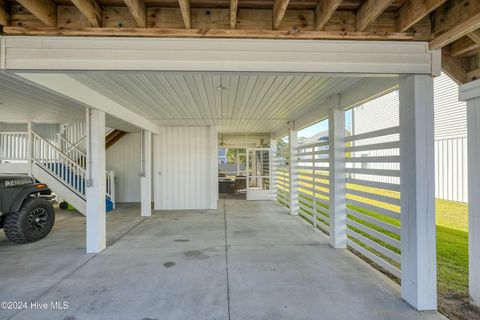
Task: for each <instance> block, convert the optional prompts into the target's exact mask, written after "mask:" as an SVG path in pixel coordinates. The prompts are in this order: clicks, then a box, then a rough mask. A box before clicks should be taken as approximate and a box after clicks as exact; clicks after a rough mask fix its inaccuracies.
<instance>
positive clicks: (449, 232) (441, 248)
mask: <svg viewBox="0 0 480 320" xmlns="http://www.w3.org/2000/svg"><path fill="white" fill-rule="evenodd" d="M302 179H304V180H311V178H309V177H304V176H302ZM322 182H324V181H322ZM303 185H305V186H308V187H311V185H308V184H306V183H300V185H299V188H300V189H301V188H302V186H303ZM347 187H348V188H350V189H355V190H359V191H363V192H369V193H375V194H379V195H383V196H388V197H392V198H397V199H398V198H399V197H400V194H399V193H398V192H394V191H388V190H382V189H376V188H370V187H363V186H358V185H348V186H347ZM317 189H318V190H319V191H324V192H328V190H327V189H325V188H320V187H318V188H317ZM302 191H303V192H304V193H310V192H309V191H307V190H305V189H303V190H302ZM317 196H318V195H317ZM318 197H319V196H318ZM322 198H323V197H322ZM348 198H349V199H354V200H357V201H360V202H364V203H367V204H371V205H376V206H379V207H382V208H385V209H389V210H392V211H397V212H398V211H399V207H398V206H394V205H389V204H385V203H380V202H378V201H374V200H371V199H366V198H362V197H359V196H354V195H349V196H348ZM306 200H307V201H306ZM300 201H301V202H302V207H304V208H305V209H307V210H303V214H304V215H305V214H306V215H308V218H309V219H308V221H309V222H311V219H312V215H311V213H310V212H308V211H310V210H311V209H313V207H312V205H311V203H312V201H313V199H311V198H309V197H307V196H305V195H300ZM304 201H305V202H304ZM317 206H318V208H319V209H328V208H326V206H325V205H324V204H323V203H320V202H318V203H317ZM348 207H349V208H351V209H353V210H356V211H358V212H361V213H363V214H365V215H368V216H370V217H372V218H376V219H379V220H381V221H384V222H387V223H389V224H392V225H395V226H400V221H399V220H397V219H393V218H390V217H387V216H385V215H382V214H379V213H377V212H374V211H372V210H368V209H365V208H361V207H358V206H354V205H352V204H349V205H348ZM467 210H468V207H467V204H465V203H459V202H453V201H445V200H439V199H437V200H436V224H437V268H438V273H437V281H438V290H439V293H440V295H441V296H450V295H456V294H466V293H467V292H468V214H467ZM320 218H324V219H325V218H327V217H322V216H320ZM349 218H350V219H352V220H355V221H357V222H361V223H362V224H363V225H365V226H368V227H369V228H372V229H374V230H376V231H379V232H382V233H384V234H386V235H388V236H390V237H391V238H394V239H399V237H398V236H397V235H396V234H393V233H391V232H388V231H387V230H383V229H382V228H379V227H377V226H375V225H373V224H369V223H366V222H362V221H361V220H359V219H357V218H355V217H352V216H349ZM324 219H321V220H320V221H322V220H323V221H322V222H324V223H325V222H327V221H328V218H327V220H324ZM327 223H328V222H327ZM355 231H357V232H358V233H360V234H361V235H363V236H365V237H368V238H369V239H370V240H373V241H376V242H377V243H379V244H381V245H383V246H385V247H387V248H389V249H390V250H392V251H394V252H398V250H396V248H393V247H392V246H390V245H388V244H386V243H384V242H382V241H379V240H378V239H376V238H374V237H372V236H370V235H368V234H367V233H364V232H361V230H358V229H357V230H355ZM363 247H365V248H366V249H368V250H370V251H372V252H375V250H373V249H371V248H369V247H367V246H363ZM375 253H376V254H378V253H377V252H375ZM383 258H385V257H383ZM386 260H389V259H386ZM389 262H392V261H389Z"/></svg>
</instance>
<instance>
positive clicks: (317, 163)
mask: <svg viewBox="0 0 480 320" xmlns="http://www.w3.org/2000/svg"><path fill="white" fill-rule="evenodd" d="M297 156H298V167H297V168H298V194H299V200H298V202H299V214H300V216H301V217H302V218H304V219H305V220H306V221H308V222H309V223H311V224H312V225H313V226H314V227H315V228H318V229H319V230H321V231H322V232H324V233H325V234H329V233H330V228H329V213H328V212H329V210H328V208H329V202H328V201H329V159H328V156H329V150H328V140H322V141H320V142H314V143H310V144H301V145H299V146H298V147H297Z"/></svg>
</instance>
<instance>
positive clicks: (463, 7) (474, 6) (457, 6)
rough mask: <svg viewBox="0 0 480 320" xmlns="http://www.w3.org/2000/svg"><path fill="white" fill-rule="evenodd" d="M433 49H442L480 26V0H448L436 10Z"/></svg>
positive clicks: (431, 42)
mask: <svg viewBox="0 0 480 320" xmlns="http://www.w3.org/2000/svg"><path fill="white" fill-rule="evenodd" d="M433 26H434V29H433V30H432V31H433V32H432V33H433V34H435V37H434V38H433V39H432V40H431V41H430V43H429V45H430V48H431V49H440V48H442V47H445V46H447V45H449V44H450V43H452V42H454V41H455V40H458V39H460V38H462V37H464V36H466V35H467V34H469V33H471V32H474V31H475V30H476V29H479V28H480V0H468V1H466V0H456V1H452V2H450V1H449V2H446V3H445V4H444V5H442V6H441V7H439V8H438V9H437V10H436V11H435V16H434V21H433Z"/></svg>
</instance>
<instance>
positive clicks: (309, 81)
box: [69, 72, 362, 133]
mask: <svg viewBox="0 0 480 320" xmlns="http://www.w3.org/2000/svg"><path fill="white" fill-rule="evenodd" d="M69 75H70V76H71V77H72V78H74V79H75V80H77V81H79V82H80V83H82V84H84V85H86V86H88V87H90V88H92V89H94V90H96V91H97V92H99V93H101V94H103V95H104V96H106V97H108V98H109V99H111V100H113V101H115V102H117V103H119V104H121V105H123V106H124V107H127V108H129V109H131V110H132V111H134V112H136V113H137V114H139V115H141V116H143V117H145V118H147V119H151V120H152V121H154V122H155V123H157V124H158V125H215V126H217V127H218V130H219V132H230V133H242V132H273V131H276V130H277V129H279V128H281V127H282V126H284V125H285V124H286V122H287V121H288V120H289V119H294V118H296V117H298V116H299V115H301V114H303V113H305V112H306V111H309V110H311V109H312V108H315V107H319V104H320V102H323V101H324V100H325V99H326V98H327V97H328V96H330V95H332V94H335V93H339V92H341V91H343V90H345V89H347V88H349V87H350V86H352V85H353V84H355V83H356V82H358V81H360V80H361V79H362V78H347V77H327V76H319V75H305V74H298V75H292V74H251V73H248V74H241V73H204V72H202V73H185V72H83V73H72V74H69Z"/></svg>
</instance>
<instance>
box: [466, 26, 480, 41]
mask: <svg viewBox="0 0 480 320" xmlns="http://www.w3.org/2000/svg"><path fill="white" fill-rule="evenodd" d="M467 37H469V38H470V40H472V41H473V42H475V43H477V44H480V29H477V30H475V31H473V32H470V33H469V34H467Z"/></svg>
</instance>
